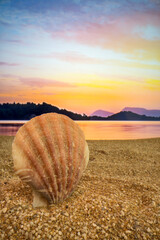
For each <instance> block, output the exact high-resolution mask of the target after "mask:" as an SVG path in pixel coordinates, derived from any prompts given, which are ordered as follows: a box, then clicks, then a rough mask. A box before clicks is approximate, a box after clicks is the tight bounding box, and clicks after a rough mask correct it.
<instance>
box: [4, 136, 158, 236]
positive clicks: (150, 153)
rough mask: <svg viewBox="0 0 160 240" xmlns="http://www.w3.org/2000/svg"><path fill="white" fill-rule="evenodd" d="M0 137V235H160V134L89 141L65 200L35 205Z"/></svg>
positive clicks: (6, 143) (8, 144)
mask: <svg viewBox="0 0 160 240" xmlns="http://www.w3.org/2000/svg"><path fill="white" fill-rule="evenodd" d="M12 141H13V137H8V136H0V239H5V240H8V239H11V240H21V239H40V240H42V239H43V240H47V239H53V240H56V239H59V240H61V239H66V240H70V239H73V240H76V239H77V240H82V239H84V240H86V239H87V240H92V239H103V240H105V239H106V240H107V239H109V240H111V239H112V240H113V239H126V240H127V239H129V240H130V239H131V240H132V239H144V240H145V239H146V240H148V239H152V240H158V239H160V238H159V237H160V228H159V226H160V225H159V224H160V218H159V216H158V213H159V210H160V197H159V196H160V195H159V194H160V138H155V139H144V140H103V141H87V142H88V145H89V150H90V160H89V164H88V167H87V169H86V171H85V173H84V175H83V177H82V179H81V181H80V183H79V185H78V187H77V188H76V189H75V191H74V193H73V194H72V195H71V197H70V198H68V199H67V200H66V201H64V202H63V203H61V204H58V205H51V206H50V207H48V208H37V209H34V208H33V207H32V192H31V189H30V187H29V186H27V185H26V184H24V183H22V182H21V180H20V179H19V178H18V177H17V176H16V175H15V174H14V170H13V161H12V155H11V145H12Z"/></svg>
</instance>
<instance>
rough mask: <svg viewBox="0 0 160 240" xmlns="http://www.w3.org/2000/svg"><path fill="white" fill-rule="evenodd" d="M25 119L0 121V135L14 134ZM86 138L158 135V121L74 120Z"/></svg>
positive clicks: (130, 137) (159, 123)
mask: <svg viewBox="0 0 160 240" xmlns="http://www.w3.org/2000/svg"><path fill="white" fill-rule="evenodd" d="M25 122H26V121H0V135H7V136H14V135H15V134H16V132H17V131H18V129H19V127H20V126H22V125H23V124H24V123H25ZM76 122H77V123H78V124H79V126H80V127H81V128H82V130H83V131H84V134H85V137H86V139H87V140H92V139H93V140H102V139H103V140H105V139H140V138H155V137H160V121H156V122H155V121H76Z"/></svg>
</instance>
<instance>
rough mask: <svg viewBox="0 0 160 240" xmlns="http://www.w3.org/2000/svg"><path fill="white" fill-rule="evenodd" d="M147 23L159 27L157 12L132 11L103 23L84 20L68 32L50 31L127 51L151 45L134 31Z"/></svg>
mask: <svg viewBox="0 0 160 240" xmlns="http://www.w3.org/2000/svg"><path fill="white" fill-rule="evenodd" d="M148 24H150V25H153V26H157V27H158V26H159V27H160V17H159V13H158V12H156V11H148V12H145V13H143V14H142V13H139V12H134V14H133V13H132V14H130V15H129V14H128V15H124V16H118V17H115V18H114V19H112V21H108V22H107V21H105V22H104V23H98V22H97V23H95V22H94V23H93V22H86V24H85V25H82V26H76V28H72V29H71V30H70V31H69V32H68V31H65V30H64V29H63V31H59V32H57V31H56V32H54V33H53V32H52V37H53V38H63V39H65V40H68V41H77V42H79V43H81V44H87V45H92V46H100V47H102V48H106V49H113V50H120V51H124V52H128V50H130V51H131V50H133V51H134V50H135V49H143V48H144V47H145V49H148V47H151V45H153V42H152V41H149V40H148V39H142V38H141V36H140V35H138V34H135V31H134V29H135V28H136V27H137V26H147V25H148ZM154 43H155V42H154ZM58 57H60V56H58Z"/></svg>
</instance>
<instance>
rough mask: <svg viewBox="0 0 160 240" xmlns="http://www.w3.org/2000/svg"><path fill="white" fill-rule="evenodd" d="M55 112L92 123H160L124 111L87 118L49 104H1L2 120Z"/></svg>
mask: <svg viewBox="0 0 160 240" xmlns="http://www.w3.org/2000/svg"><path fill="white" fill-rule="evenodd" d="M50 112H55V113H59V114H64V115H66V116H68V117H70V118H71V119H73V120H91V121H93V120H94V121H95V120H97V121H104V120H105V121H112V120H113V121H160V117H150V116H146V115H140V114H136V113H133V112H131V111H122V112H119V113H116V114H113V115H111V116H109V117H100V116H96V115H93V116H87V115H86V114H83V115H81V114H78V113H74V112H71V111H68V110H66V109H59V108H58V107H56V106H53V105H51V104H48V103H45V102H43V103H41V104H40V103H39V104H35V103H31V102H27V103H24V104H22V103H2V104H0V120H29V119H31V118H33V117H36V116H39V115H41V114H44V113H50Z"/></svg>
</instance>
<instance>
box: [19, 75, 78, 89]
mask: <svg viewBox="0 0 160 240" xmlns="http://www.w3.org/2000/svg"><path fill="white" fill-rule="evenodd" d="M19 80H20V81H21V83H23V84H25V85H28V86H31V87H40V88H42V87H55V86H56V87H75V85H73V84H70V83H66V82H59V81H56V80H48V79H44V78H23V77H20V78H19Z"/></svg>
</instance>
